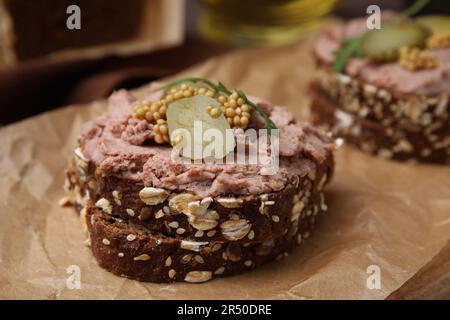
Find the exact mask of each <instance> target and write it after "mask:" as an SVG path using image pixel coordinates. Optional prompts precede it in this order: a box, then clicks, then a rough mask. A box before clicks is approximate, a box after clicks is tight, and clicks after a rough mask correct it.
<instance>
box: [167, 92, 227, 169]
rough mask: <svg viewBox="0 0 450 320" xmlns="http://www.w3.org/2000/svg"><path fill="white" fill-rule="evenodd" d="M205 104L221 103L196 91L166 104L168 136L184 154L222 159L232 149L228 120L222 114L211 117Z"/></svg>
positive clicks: (195, 157) (193, 156)
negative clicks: (187, 96) (189, 95)
mask: <svg viewBox="0 0 450 320" xmlns="http://www.w3.org/2000/svg"><path fill="white" fill-rule="evenodd" d="M208 105H211V106H212V107H215V108H220V107H221V106H220V104H219V103H218V102H217V101H216V100H214V99H213V98H210V97H208V96H206V95H195V96H193V97H190V98H184V99H180V100H176V101H174V102H172V103H171V104H169V106H168V108H167V112H166V116H167V125H168V127H169V134H170V140H171V142H172V145H173V146H174V147H177V148H179V149H180V154H181V155H182V156H183V157H187V158H190V159H194V160H200V159H207V158H214V159H222V158H224V157H225V156H226V155H227V154H228V153H230V152H231V151H233V150H234V147H235V141H234V135H233V132H232V131H231V128H230V125H229V123H228V121H227V120H226V119H225V116H224V115H223V114H221V115H220V116H219V117H215V118H213V117H211V115H210V114H209V113H208V111H207V107H208Z"/></svg>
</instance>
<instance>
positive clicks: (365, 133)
mask: <svg viewBox="0 0 450 320" xmlns="http://www.w3.org/2000/svg"><path fill="white" fill-rule="evenodd" d="M311 111H312V121H313V123H315V124H316V125H321V126H323V127H324V129H326V130H331V131H332V132H333V133H334V134H335V135H336V136H339V137H342V138H344V139H345V140H346V141H347V142H348V143H350V144H351V145H354V146H356V147H358V148H359V149H361V150H364V151H366V152H369V153H371V154H374V155H377V156H379V157H381V158H385V159H395V160H400V161H406V160H408V161H416V160H417V161H421V162H427V163H436V164H449V163H450V126H446V127H440V128H438V129H437V130H435V131H433V132H432V135H430V134H428V133H427V131H426V130H412V129H410V130H407V129H402V128H401V127H390V126H383V125H382V124H380V123H379V122H376V121H373V120H368V119H365V118H362V117H358V116H355V115H354V114H351V113H348V112H346V111H343V110H342V109H339V108H338V104H337V103H336V101H335V100H333V99H332V98H331V97H329V96H327V95H326V94H325V93H324V92H321V91H317V90H316V91H315V92H314V95H313V101H312V105H311ZM343 118H344V119H343Z"/></svg>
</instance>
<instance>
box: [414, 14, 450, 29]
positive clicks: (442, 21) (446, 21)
mask: <svg viewBox="0 0 450 320" xmlns="http://www.w3.org/2000/svg"><path fill="white" fill-rule="evenodd" d="M415 21H416V22H417V23H420V24H421V25H422V26H425V27H427V28H428V29H430V30H431V31H447V32H449V33H450V16H444V15H429V16H422V17H419V18H417V19H416V20H415Z"/></svg>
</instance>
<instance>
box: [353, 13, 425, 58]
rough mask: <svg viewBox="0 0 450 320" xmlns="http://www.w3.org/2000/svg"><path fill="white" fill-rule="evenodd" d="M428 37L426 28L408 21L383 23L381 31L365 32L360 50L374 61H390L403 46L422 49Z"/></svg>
mask: <svg viewBox="0 0 450 320" xmlns="http://www.w3.org/2000/svg"><path fill="white" fill-rule="evenodd" d="M428 35H429V31H428V29H427V28H425V27H423V26H422V25H420V24H419V23H415V22H413V21H410V20H395V21H392V22H389V23H384V25H383V26H382V28H381V29H374V30H370V31H368V32H366V34H365V35H364V36H363V39H362V43H361V46H362V50H363V52H364V55H365V56H366V57H369V58H371V59H374V60H376V61H392V60H395V59H396V58H397V52H398V49H400V48H401V47H403V46H406V47H418V48H422V47H423V46H424V44H425V40H426V38H427V37H428Z"/></svg>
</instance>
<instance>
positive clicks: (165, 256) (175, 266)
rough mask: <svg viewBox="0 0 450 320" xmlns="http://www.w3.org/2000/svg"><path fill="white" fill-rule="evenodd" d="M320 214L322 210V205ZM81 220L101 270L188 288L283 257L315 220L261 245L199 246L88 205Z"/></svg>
mask: <svg viewBox="0 0 450 320" xmlns="http://www.w3.org/2000/svg"><path fill="white" fill-rule="evenodd" d="M317 206H319V205H318V204H317ZM318 211H319V212H321V211H322V209H320V206H319V207H318ZM82 217H83V218H86V224H87V226H86V227H87V231H88V233H89V237H90V240H89V242H90V245H91V248H92V252H93V254H94V256H95V258H96V259H97V261H98V264H99V265H100V266H101V267H102V268H104V269H106V270H107V271H110V272H112V273H114V274H116V275H118V276H122V277H127V278H130V279H135V280H139V281H150V282H175V281H186V282H192V283H199V282H205V281H208V280H210V279H212V278H215V277H221V276H229V275H235V274H239V273H243V272H246V271H249V270H252V269H254V268H256V267H258V266H259V265H262V264H264V263H266V262H269V261H272V260H280V259H282V258H284V257H286V256H287V255H288V253H289V252H291V250H292V249H293V248H294V247H295V246H296V245H297V244H300V243H301V242H302V241H303V239H306V238H308V237H309V235H310V230H311V227H312V225H313V224H314V221H315V217H314V216H312V215H311V216H308V217H305V218H304V219H300V220H298V221H299V222H298V224H297V223H293V224H292V225H291V227H290V229H289V231H288V232H287V233H286V234H285V235H283V236H280V237H277V238H272V239H266V241H264V242H252V243H236V242H225V243H221V242H214V241H211V242H206V241H205V242H203V243H202V242H201V241H195V242H194V241H186V240H184V239H182V238H173V237H167V236H165V235H162V234H160V233H155V232H151V231H149V230H148V229H146V228H145V227H143V226H142V225H138V224H133V223H131V222H128V223H127V222H125V221H123V220H121V219H117V218H114V217H112V216H106V215H105V214H104V213H103V212H102V211H101V210H100V209H98V208H95V207H94V206H92V204H90V203H88V204H87V207H86V208H85V209H84V210H83V214H82Z"/></svg>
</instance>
